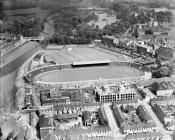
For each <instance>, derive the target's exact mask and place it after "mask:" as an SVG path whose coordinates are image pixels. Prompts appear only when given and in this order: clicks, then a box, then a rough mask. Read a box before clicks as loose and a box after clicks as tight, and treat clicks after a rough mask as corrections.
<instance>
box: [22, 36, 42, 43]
mask: <svg viewBox="0 0 175 140" xmlns="http://www.w3.org/2000/svg"><path fill="white" fill-rule="evenodd" d="M23 39H25V40H27V41H36V42H40V41H42V40H44V37H23Z"/></svg>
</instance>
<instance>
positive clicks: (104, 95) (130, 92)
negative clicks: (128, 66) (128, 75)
mask: <svg viewBox="0 0 175 140" xmlns="http://www.w3.org/2000/svg"><path fill="white" fill-rule="evenodd" d="M95 93H96V96H97V99H98V101H99V102H117V101H128V100H134V99H139V91H138V90H137V88H136V87H135V86H134V85H128V84H125V83H122V82H121V83H120V84H119V85H106V86H102V87H100V88H99V87H96V88H95Z"/></svg>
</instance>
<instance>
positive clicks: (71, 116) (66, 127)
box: [39, 104, 111, 140]
mask: <svg viewBox="0 0 175 140" xmlns="http://www.w3.org/2000/svg"><path fill="white" fill-rule="evenodd" d="M66 105H67V104H65V106H66ZM74 105H75V104H74ZM86 105H87V106H86ZM86 105H85V104H84V108H86V107H87V108H88V109H87V108H86V109H85V110H84V109H83V108H82V106H83V104H81V105H80V104H79V105H78V104H77V106H76V105H75V106H74V108H76V107H77V108H76V109H75V110H76V111H70V110H69V111H67V112H64V111H63V112H62V113H60V111H58V106H57V107H56V106H55V107H52V106H50V107H40V109H39V112H40V116H39V121H40V135H41V140H46V139H47V137H48V135H50V134H49V133H51V134H52V135H53V136H54V137H55V138H56V139H65V138H70V139H80V138H82V139H84V138H98V137H110V136H111V128H110V127H109V124H108V119H107V117H106V114H105V111H104V108H103V106H101V105H99V104H96V105H95V104H94V105H90V104H86ZM68 106H69V107H71V106H70V105H68ZM81 108H82V109H81ZM61 109H64V108H62V107H61ZM78 110H79V111H78ZM45 114H52V115H45Z"/></svg>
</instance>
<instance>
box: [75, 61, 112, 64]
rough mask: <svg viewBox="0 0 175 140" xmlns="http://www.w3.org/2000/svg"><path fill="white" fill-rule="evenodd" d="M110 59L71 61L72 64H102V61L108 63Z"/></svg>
mask: <svg viewBox="0 0 175 140" xmlns="http://www.w3.org/2000/svg"><path fill="white" fill-rule="evenodd" d="M110 62H111V61H110V60H101V61H77V62H73V63H72V65H88V64H101V63H102V64H103V63H110Z"/></svg>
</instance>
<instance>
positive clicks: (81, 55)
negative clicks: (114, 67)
mask: <svg viewBox="0 0 175 140" xmlns="http://www.w3.org/2000/svg"><path fill="white" fill-rule="evenodd" d="M45 59H46V60H47V61H54V62H56V63H57V64H66V63H72V62H75V61H102V60H111V61H129V60H131V58H130V57H128V56H126V55H123V54H120V53H112V52H111V53H107V52H104V51H100V50H96V49H94V48H88V47H84V48H78V47H73V48H72V50H71V51H68V49H65V50H63V51H57V52H54V53H51V54H48V55H46V56H45Z"/></svg>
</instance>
